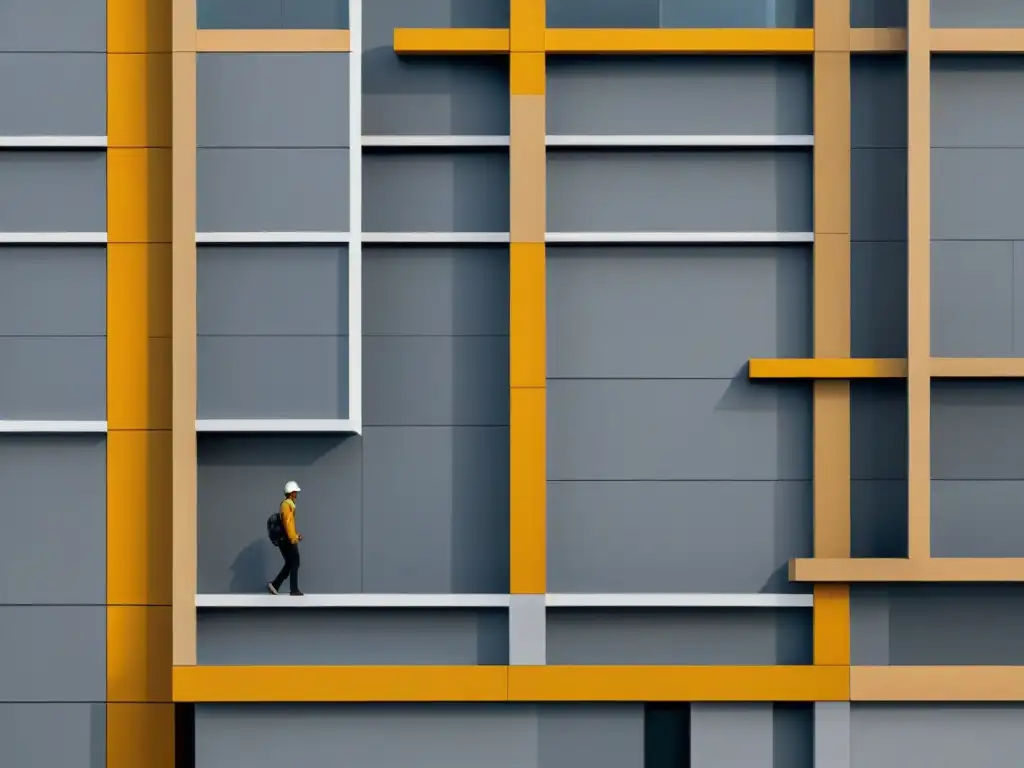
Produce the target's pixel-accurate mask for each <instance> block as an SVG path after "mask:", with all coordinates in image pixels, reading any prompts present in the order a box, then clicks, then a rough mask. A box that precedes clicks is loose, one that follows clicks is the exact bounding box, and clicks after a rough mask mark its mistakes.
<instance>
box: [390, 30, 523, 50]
mask: <svg viewBox="0 0 1024 768" xmlns="http://www.w3.org/2000/svg"><path fill="white" fill-rule="evenodd" d="M508 51H509V31H508V30H507V29H396V30H395V53H398V54H460V53H467V54H475V53H481V54H486V53H508Z"/></svg>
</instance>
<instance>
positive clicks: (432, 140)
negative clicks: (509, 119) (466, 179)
mask: <svg viewBox="0 0 1024 768" xmlns="http://www.w3.org/2000/svg"><path fill="white" fill-rule="evenodd" d="M508 145H509V138H508V136H363V147H397V148H400V147H410V148H415V147H423V148H427V149H429V148H439V149H444V148H449V147H450V148H458V147H466V148H472V147H507V146H508Z"/></svg>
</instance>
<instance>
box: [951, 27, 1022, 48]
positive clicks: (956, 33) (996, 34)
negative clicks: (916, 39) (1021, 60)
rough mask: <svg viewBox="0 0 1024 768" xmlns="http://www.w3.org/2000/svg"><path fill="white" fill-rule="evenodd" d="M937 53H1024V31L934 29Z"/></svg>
mask: <svg viewBox="0 0 1024 768" xmlns="http://www.w3.org/2000/svg"><path fill="white" fill-rule="evenodd" d="M931 46H932V50H933V51H935V52H936V53H1024V29H932V31H931Z"/></svg>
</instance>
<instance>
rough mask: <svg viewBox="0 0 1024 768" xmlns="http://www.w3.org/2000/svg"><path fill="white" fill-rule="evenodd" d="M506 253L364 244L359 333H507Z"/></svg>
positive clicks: (501, 249)
mask: <svg viewBox="0 0 1024 768" xmlns="http://www.w3.org/2000/svg"><path fill="white" fill-rule="evenodd" d="M508 253H509V252H508V247H507V246H498V247H486V246H484V247H480V246H465V247H461V246H460V247H457V248H451V247H411V248H395V247H381V246H364V247H363V335H364V336H366V337H370V336H477V335H480V336H507V335H508V322H509V303H508V297H509V284H508V281H509V271H508V270H509V263H508ZM1022 274H1024V270H1022ZM364 343H365V342H364Z"/></svg>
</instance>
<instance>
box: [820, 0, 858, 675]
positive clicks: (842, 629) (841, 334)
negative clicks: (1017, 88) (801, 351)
mask: <svg viewBox="0 0 1024 768" xmlns="http://www.w3.org/2000/svg"><path fill="white" fill-rule="evenodd" d="M814 356H815V357H842V358H846V357H849V356H850V2H849V0H815V4H814ZM813 439H814V556H815V557H837V558H846V557H849V556H850V382H848V381H816V382H814V438H813ZM814 663H815V664H840V665H845V664H849V663H850V588H849V586H848V585H846V584H819V585H816V586H815V588H814Z"/></svg>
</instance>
